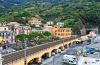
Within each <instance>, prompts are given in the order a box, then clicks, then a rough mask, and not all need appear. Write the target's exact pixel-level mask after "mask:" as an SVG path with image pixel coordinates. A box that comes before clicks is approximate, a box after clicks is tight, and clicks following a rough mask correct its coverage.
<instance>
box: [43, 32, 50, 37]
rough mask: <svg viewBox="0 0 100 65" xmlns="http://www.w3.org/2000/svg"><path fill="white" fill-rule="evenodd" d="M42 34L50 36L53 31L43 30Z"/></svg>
mask: <svg viewBox="0 0 100 65" xmlns="http://www.w3.org/2000/svg"><path fill="white" fill-rule="evenodd" d="M42 34H43V35H45V36H47V37H49V36H50V35H51V33H50V32H48V31H45V32H43V33H42Z"/></svg>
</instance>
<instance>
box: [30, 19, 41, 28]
mask: <svg viewBox="0 0 100 65" xmlns="http://www.w3.org/2000/svg"><path fill="white" fill-rule="evenodd" d="M28 23H29V24H34V25H35V26H36V27H40V25H41V24H42V23H41V21H40V20H39V19H37V18H35V17H33V18H30V19H29V20H28Z"/></svg>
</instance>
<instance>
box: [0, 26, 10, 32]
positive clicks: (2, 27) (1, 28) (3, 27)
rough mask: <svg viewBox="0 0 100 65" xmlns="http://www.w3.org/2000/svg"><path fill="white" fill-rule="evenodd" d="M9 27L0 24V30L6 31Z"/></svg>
mask: <svg viewBox="0 0 100 65" xmlns="http://www.w3.org/2000/svg"><path fill="white" fill-rule="evenodd" d="M9 29H10V28H9V27H8V26H0V31H8V30H9Z"/></svg>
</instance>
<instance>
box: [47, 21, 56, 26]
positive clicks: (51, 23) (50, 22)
mask: <svg viewBox="0 0 100 65" xmlns="http://www.w3.org/2000/svg"><path fill="white" fill-rule="evenodd" d="M46 24H47V25H54V22H53V21H47V23H46Z"/></svg>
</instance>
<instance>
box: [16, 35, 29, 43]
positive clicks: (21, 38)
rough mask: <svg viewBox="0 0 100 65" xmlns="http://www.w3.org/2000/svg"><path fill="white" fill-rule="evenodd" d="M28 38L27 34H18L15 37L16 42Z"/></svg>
mask: <svg viewBox="0 0 100 65" xmlns="http://www.w3.org/2000/svg"><path fill="white" fill-rule="evenodd" d="M28 37H29V36H28V35H27V34H18V35H17V36H16V38H17V39H18V40H20V41H22V42H23V41H24V39H25V38H28Z"/></svg>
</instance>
